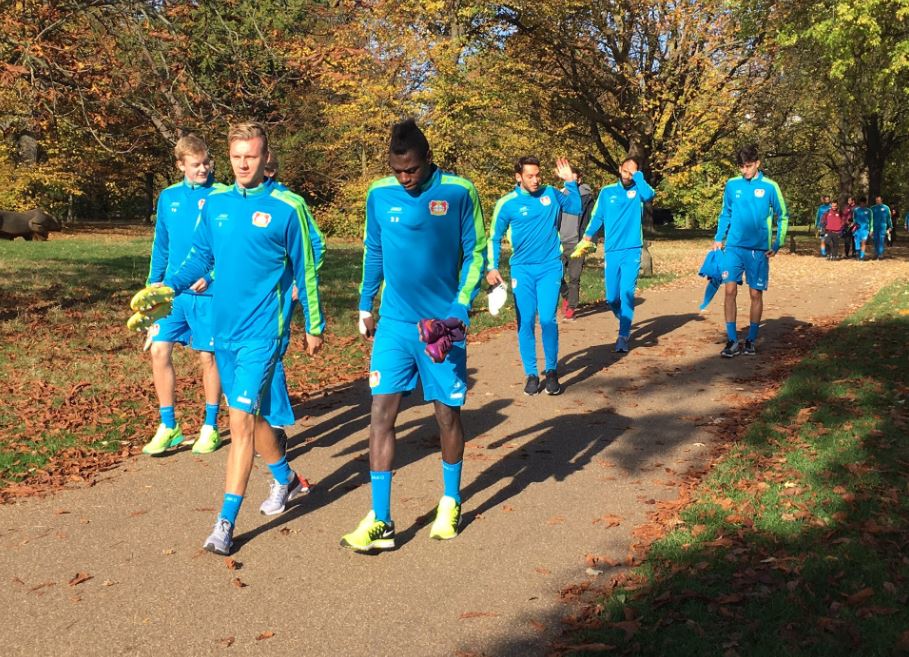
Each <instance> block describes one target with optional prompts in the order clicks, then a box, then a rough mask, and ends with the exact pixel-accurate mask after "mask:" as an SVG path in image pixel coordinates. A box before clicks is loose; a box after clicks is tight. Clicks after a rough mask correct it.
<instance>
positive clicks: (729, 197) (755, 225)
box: [713, 145, 789, 358]
mask: <svg viewBox="0 0 909 657" xmlns="http://www.w3.org/2000/svg"><path fill="white" fill-rule="evenodd" d="M736 161H737V162H738V165H739V168H740V170H741V172H742V175H741V176H738V177H735V178H731V179H730V180H729V181H728V182H727V183H726V188H725V189H724V190H723V209H722V211H721V212H720V218H719V224H718V225H717V231H716V236H715V237H714V244H713V248H714V250H719V249H722V248H723V246H724V243H725V250H724V252H723V283H724V285H725V291H726V298H725V315H726V334H727V338H728V340H727V342H726V346H725V348H724V349H723V350H722V351H721V352H720V355H721V356H723V357H724V358H732V357H734V356H738V355H739V354H740V353H742V354H746V355H754V354H755V353H756V350H755V346H754V342H755V340H756V339H757V336H758V328H759V326H760V323H761V315H762V314H763V310H764V291H765V290H766V289H767V286H768V283H769V279H770V262H769V261H770V258H772V257H773V256H775V255H776V253H777V251H779V249H780V245H781V244H782V243H783V242H784V240H785V239H786V229H787V228H788V226H789V212H788V210H787V209H786V202H785V201H784V200H783V194H782V192H781V191H780V187H779V185H777V184H776V183H775V182H774V181H773V180H771V179H770V178H767V177H766V176H765V175H764V174H763V172H762V171H761V170H760V168H761V160H760V156H759V154H758V149H757V146H754V145H751V146H746V147H744V148H741V149H739V151H738V152H737V153H736ZM774 218H775V219H776V226H777V229H776V237H774V235H773V220H774ZM743 274H744V276H745V281H746V282H747V283H748V287H749V288H750V293H751V312H750V318H751V324H750V326H749V329H748V337H747V338H746V339H745V344H744V345H741V344H740V343H739V340H738V337H737V331H736V324H735V321H736V295H737V293H738V285H739V284H740V283H741V282H742V275H743Z"/></svg>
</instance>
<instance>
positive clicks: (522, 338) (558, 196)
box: [486, 156, 581, 395]
mask: <svg viewBox="0 0 909 657" xmlns="http://www.w3.org/2000/svg"><path fill="white" fill-rule="evenodd" d="M556 166H557V169H556V171H557V173H558V175H559V177H560V178H561V179H562V180H563V181H565V193H563V192H560V191H559V190H558V189H556V188H555V187H552V186H550V185H543V184H542V176H541V175H540V161H539V160H538V159H537V158H535V157H531V156H525V157H522V158H520V159H519V160H518V161H517V163H516V164H515V174H514V177H515V181H516V183H517V185H516V186H515V188H514V190H513V191H511V192H509V193H508V194H506V195H505V196H503V197H502V198H500V199H499V200H498V202H497V203H496V206H495V210H494V211H493V215H492V225H491V227H490V230H491V232H492V235H491V237H490V241H489V272H488V273H487V274H486V280H487V281H488V282H489V284H490V285H498V284H500V283H502V282H504V279H503V278H502V275H501V274H500V273H499V264H500V258H501V248H502V239H503V238H504V237H505V236H506V235H507V236H508V239H509V241H510V242H511V259H510V260H509V269H510V274H511V289H512V291H513V292H514V300H515V313H516V315H517V319H518V350H519V351H520V353H521V362H522V363H523V365H524V374H525V375H526V376H527V381H526V384H525V387H524V394H526V395H535V394H537V393H538V392H540V390H541V389H543V388H545V390H546V392H547V393H548V394H550V395H557V394H559V393H560V392H562V387H561V385H560V384H559V379H558V373H557V370H556V368H557V365H558V359H559V327H558V324H557V323H556V308H557V307H558V303H559V290H560V288H561V285H562V240H561V238H560V237H559V229H558V222H559V213H560V212H562V211H564V212H566V213H568V214H580V213H581V194H580V191H579V190H578V183H577V180H576V178H577V176H576V175H575V174H574V173H573V172H572V170H571V165H570V164H569V163H568V161H567V160H564V159H560V160H558V161H557V163H556ZM537 315H539V317H540V332H541V333H542V338H543V355H544V358H545V361H546V362H545V369H544V373H545V375H546V381H545V383H544V384H543V386H541V384H540V378H539V374H538V370H537V343H536V339H535V338H534V325H535V323H536V317H537Z"/></svg>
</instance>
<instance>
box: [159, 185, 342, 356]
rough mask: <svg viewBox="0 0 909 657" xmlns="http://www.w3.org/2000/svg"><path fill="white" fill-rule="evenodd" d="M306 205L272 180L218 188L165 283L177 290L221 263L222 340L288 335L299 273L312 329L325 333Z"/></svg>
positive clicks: (216, 304) (218, 329)
mask: <svg viewBox="0 0 909 657" xmlns="http://www.w3.org/2000/svg"><path fill="white" fill-rule="evenodd" d="M308 213H309V210H308V209H307V207H306V203H305V202H304V201H303V199H301V198H300V197H299V196H297V195H296V194H291V193H290V192H283V191H281V190H278V189H275V188H274V187H271V186H270V185H266V184H262V185H259V186H258V187H255V188H254V189H244V188H242V187H240V186H239V185H236V184H234V185H233V186H231V187H228V188H226V189H224V190H219V191H215V192H213V193H212V194H211V196H209V197H208V200H207V201H206V203H205V207H203V208H202V217H201V220H200V222H199V227H198V229H197V230H196V233H195V237H194V239H193V245H192V248H191V249H190V252H189V255H188V256H187V257H186V260H185V261H184V263H183V265H182V266H181V267H180V269H179V270H178V271H176V272H174V273H170V274H168V275H167V276H165V278H164V284H165V285H169V286H170V287H172V288H174V290H175V291H177V292H178V293H179V292H182V291H183V290H185V289H186V288H187V287H189V286H190V285H192V283H193V281H195V280H196V279H198V278H199V275H200V273H202V272H206V271H209V270H210V269H211V268H212V266H216V267H217V268H218V286H217V288H216V290H215V293H214V295H213V296H214V298H213V301H212V327H213V329H214V334H215V340H216V344H218V345H219V346H220V345H230V344H231V343H242V342H258V341H263V340H278V339H280V340H284V339H287V338H289V336H290V318H291V313H292V311H293V303H292V300H291V286H292V285H293V282H294V281H295V280H296V281H297V285H298V287H299V290H300V304H301V305H302V306H303V317H304V321H305V324H306V332H307V333H310V334H312V335H320V334H321V333H322V331H323V329H324V328H325V320H324V318H323V317H322V310H321V305H320V300H319V289H318V284H317V276H316V266H315V261H314V258H313V251H312V244H311V243H310V240H309V231H308V230H307V225H306V215H307V214H308Z"/></svg>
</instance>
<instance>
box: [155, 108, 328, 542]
mask: <svg viewBox="0 0 909 657" xmlns="http://www.w3.org/2000/svg"><path fill="white" fill-rule="evenodd" d="M227 141H228V149H229V155H230V164H231V168H232V169H233V172H234V177H235V179H236V181H235V183H234V184H233V185H232V186H231V187H228V188H226V189H224V190H219V191H217V192H216V193H214V194H212V195H211V197H210V198H209V199H208V201H207V202H206V204H205V206H204V208H203V209H202V216H201V219H200V222H199V227H198V229H197V230H196V234H195V239H194V240H193V246H192V248H191V249H190V253H189V255H188V256H187V259H186V261H185V262H184V263H183V266H182V267H181V268H180V269H179V270H178V271H176V272H174V273H173V274H169V275H168V276H166V277H165V279H164V284H165V285H167V286H169V287H171V288H173V289H174V291H175V292H176V293H177V294H179V293H180V292H183V291H185V290H187V289H188V288H189V287H190V285H191V284H192V282H193V281H194V280H196V279H197V278H198V277H199V275H200V273H204V272H207V271H210V270H211V269H212V268H213V267H217V278H218V285H217V287H216V291H215V294H214V299H213V305H212V326H213V329H214V334H215V358H216V360H217V363H218V371H219V372H220V374H221V382H222V385H223V387H224V394H225V396H226V398H227V404H228V407H229V410H230V436H231V445H230V453H229V454H228V459H227V475H226V482H225V492H224V500H223V503H222V506H221V511H220V513H219V514H218V517H217V520H216V522H215V527H214V531H212V533H211V535H210V536H209V537H208V538H207V539H206V540H205V542H204V543H203V547H204V548H205V549H206V550H208V551H210V552H216V553H218V554H229V553H230V551H231V547H232V545H233V533H234V527H235V525H236V521H237V515H238V513H239V511H240V506H241V504H242V502H243V497H244V496H245V494H246V487H247V483H248V481H249V475H250V472H251V471H252V466H253V459H254V455H255V454H256V453H257V452H258V453H259V455H260V456H261V457H262V459H263V461H264V462H265V463H266V465H268V469H269V470H270V471H271V474H272V476H273V478H274V481H273V482H272V484H271V490H270V492H269V495H268V498H267V499H266V500H265V501H264V502H263V503H262V505H261V506H260V507H259V511H260V512H261V513H263V514H265V515H274V514H278V513H281V512H283V511H284V509H285V506H286V505H287V503H288V502H290V501H291V500H293V499H294V498H296V497H298V496H300V495H304V494H306V493H308V492H309V483H308V482H307V481H306V480H305V479H304V478H302V477H300V476H299V475H298V474H297V473H296V472H294V471H293V470H291V468H290V466H289V465H288V463H287V458H286V455H285V454H284V452H283V450H282V449H281V446H280V444H279V442H278V439H277V436H276V434H275V430H274V428H273V426H272V425H278V426H280V425H284V424H292V423H293V417H292V416H291V417H276V415H277V414H281V413H282V412H283V409H287V408H289V407H290V404H289V400H288V396H287V388H286V386H284V385H283V382H277V383H278V385H276V378H275V376H274V373H275V369H276V366H277V364H278V363H279V362H280V360H281V358H282V356H283V355H284V352H285V350H286V349H287V345H288V342H289V340H290V319H291V313H292V310H293V301H292V299H291V288H292V286H293V284H294V281H296V282H297V285H298V286H299V289H300V295H299V296H300V304H301V306H302V307H303V317H304V321H305V326H306V343H307V351H308V353H309V354H310V355H312V354H314V353H315V352H316V351H317V350H318V349H319V347H321V345H322V337H321V336H322V332H323V330H324V328H325V321H324V319H323V316H322V310H321V304H320V299H319V290H318V284H317V275H316V266H315V261H314V259H313V250H312V244H311V242H310V239H309V231H308V230H307V225H308V220H307V217H308V215H309V209H308V208H307V207H306V203H305V202H304V201H303V199H302V198H300V197H299V196H297V195H296V194H292V193H290V192H287V191H282V190H279V189H275V188H274V187H273V186H272V185H269V184H268V183H267V182H266V179H265V165H266V162H267V161H268V136H267V134H266V132H265V129H264V127H262V126H261V125H259V124H257V123H243V124H239V125H235V126H233V127H231V129H230V132H229V133H228V138H227ZM178 298H179V297H178Z"/></svg>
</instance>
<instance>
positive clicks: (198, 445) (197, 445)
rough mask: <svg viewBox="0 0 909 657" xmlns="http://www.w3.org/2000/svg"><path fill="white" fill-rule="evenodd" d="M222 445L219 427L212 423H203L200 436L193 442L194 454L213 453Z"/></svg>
mask: <svg viewBox="0 0 909 657" xmlns="http://www.w3.org/2000/svg"><path fill="white" fill-rule="evenodd" d="M220 446H221V436H220V434H218V429H217V428H215V427H213V426H211V425H210V424H203V425H202V429H201V430H200V431H199V438H198V439H197V440H196V442H194V443H193V454H211V453H212V452H213V451H215V450H216V449H218V448H219V447H220Z"/></svg>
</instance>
